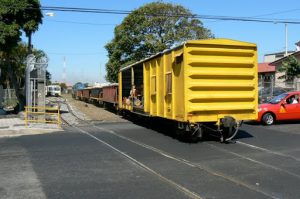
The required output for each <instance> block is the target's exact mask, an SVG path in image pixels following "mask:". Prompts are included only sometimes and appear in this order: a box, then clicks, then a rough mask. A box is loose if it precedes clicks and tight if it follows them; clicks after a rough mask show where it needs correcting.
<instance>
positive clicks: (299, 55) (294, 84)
mask: <svg viewBox="0 0 300 199" xmlns="http://www.w3.org/2000/svg"><path fill="white" fill-rule="evenodd" d="M289 56H294V57H295V58H296V59H297V60H298V61H299V62H300V41H299V42H297V43H296V51H294V52H293V53H291V54H288V56H284V57H282V58H280V59H276V60H274V61H272V62H271V63H270V64H271V65H274V66H275V70H276V71H277V72H276V75H275V79H276V85H278V86H280V87H283V88H295V89H296V90H300V79H299V78H296V79H295V80H292V81H286V80H284V79H279V78H278V77H280V76H282V75H283V74H284V73H283V72H278V69H279V68H280V67H281V66H282V64H283V62H285V61H287V58H288V57H289Z"/></svg>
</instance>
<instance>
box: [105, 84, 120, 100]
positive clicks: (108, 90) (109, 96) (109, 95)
mask: <svg viewBox="0 0 300 199" xmlns="http://www.w3.org/2000/svg"><path fill="white" fill-rule="evenodd" d="M117 90H118V86H107V87H104V88H103V98H102V100H103V102H108V103H113V104H115V103H118V96H117Z"/></svg>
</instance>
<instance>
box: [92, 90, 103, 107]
mask: <svg viewBox="0 0 300 199" xmlns="http://www.w3.org/2000/svg"><path fill="white" fill-rule="evenodd" d="M101 98H102V88H101V87H93V88H91V92H90V101H91V102H92V103H101V102H100V99H101Z"/></svg>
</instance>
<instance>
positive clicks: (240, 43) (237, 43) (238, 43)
mask: <svg viewBox="0 0 300 199" xmlns="http://www.w3.org/2000/svg"><path fill="white" fill-rule="evenodd" d="M186 44H207V45H226V46H245V47H256V44H254V43H249V42H243V41H238V40H233V39H223V38H220V39H203V40H188V41H186V42H184V43H182V44H180V45H178V46H176V47H173V48H170V49H166V50H164V51H163V52H159V53H157V54H155V55H152V56H150V57H147V58H145V59H143V60H141V61H138V62H135V63H133V64H130V65H128V66H125V67H122V68H120V71H124V70H127V69H129V68H131V67H133V66H135V65H139V64H141V63H143V62H145V61H148V60H151V59H153V58H156V57H158V56H160V55H163V54H166V53H168V52H170V51H173V50H176V49H178V48H181V47H183V46H184V45H186Z"/></svg>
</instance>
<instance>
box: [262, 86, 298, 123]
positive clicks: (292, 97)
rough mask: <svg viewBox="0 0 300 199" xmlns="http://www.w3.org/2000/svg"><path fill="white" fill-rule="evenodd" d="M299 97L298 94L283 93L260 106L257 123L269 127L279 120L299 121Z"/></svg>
mask: <svg viewBox="0 0 300 199" xmlns="http://www.w3.org/2000/svg"><path fill="white" fill-rule="evenodd" d="M299 96H300V92H288V93H283V94H281V95H278V96H276V97H274V98H273V99H271V100H270V101H269V102H268V103H266V104H260V105H259V106H258V118H257V121H259V122H262V123H263V124H265V125H271V124H273V123H274V122H275V121H279V120H300V104H299Z"/></svg>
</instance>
